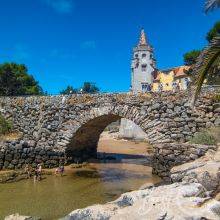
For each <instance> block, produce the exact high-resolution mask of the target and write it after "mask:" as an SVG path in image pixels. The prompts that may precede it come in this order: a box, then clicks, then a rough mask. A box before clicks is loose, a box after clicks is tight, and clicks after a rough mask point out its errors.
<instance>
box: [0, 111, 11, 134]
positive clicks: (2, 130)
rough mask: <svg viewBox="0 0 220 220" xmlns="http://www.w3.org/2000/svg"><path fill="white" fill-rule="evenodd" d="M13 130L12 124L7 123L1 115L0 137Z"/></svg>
mask: <svg viewBox="0 0 220 220" xmlns="http://www.w3.org/2000/svg"><path fill="white" fill-rule="evenodd" d="M11 129H12V123H11V122H9V121H7V120H6V119H5V118H4V117H3V116H2V115H1V114H0V135H2V134H6V133H8V132H10V131H11Z"/></svg>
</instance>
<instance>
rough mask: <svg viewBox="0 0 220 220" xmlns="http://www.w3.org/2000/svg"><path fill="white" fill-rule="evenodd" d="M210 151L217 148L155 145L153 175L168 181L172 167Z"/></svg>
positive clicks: (195, 145)
mask: <svg viewBox="0 0 220 220" xmlns="http://www.w3.org/2000/svg"><path fill="white" fill-rule="evenodd" d="M210 149H212V150H217V146H212V145H198V144H189V143H181V144H180V143H178V144H177V143H165V144H157V145H155V146H154V156H153V162H152V163H153V164H152V167H153V173H154V174H156V175H158V176H160V177H162V178H163V179H164V180H167V181H169V180H170V170H171V168H172V167H174V166H177V165H181V164H183V163H186V162H189V161H193V160H196V159H198V158H199V157H201V156H204V155H205V153H206V152H207V151H208V150H210Z"/></svg>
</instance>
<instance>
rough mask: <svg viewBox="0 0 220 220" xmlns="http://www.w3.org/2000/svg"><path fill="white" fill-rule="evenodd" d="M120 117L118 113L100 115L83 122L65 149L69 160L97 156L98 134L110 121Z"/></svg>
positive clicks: (80, 159)
mask: <svg viewBox="0 0 220 220" xmlns="http://www.w3.org/2000/svg"><path fill="white" fill-rule="evenodd" d="M119 119H121V116H119V115H113V114H109V115H102V116H99V117H96V118H94V119H91V120H89V121H88V122H87V123H85V124H83V125H82V126H81V127H80V128H79V129H78V130H77V131H76V133H75V134H74V135H73V137H72V139H71V141H70V143H69V144H68V146H67V149H66V155H67V157H68V158H70V159H69V160H71V162H76V161H85V160H87V159H89V158H95V157H96V156H97V145H98V142H99V138H100V135H101V134H102V132H103V131H104V130H105V128H106V127H107V126H108V125H109V124H111V123H112V122H115V121H118V120H119Z"/></svg>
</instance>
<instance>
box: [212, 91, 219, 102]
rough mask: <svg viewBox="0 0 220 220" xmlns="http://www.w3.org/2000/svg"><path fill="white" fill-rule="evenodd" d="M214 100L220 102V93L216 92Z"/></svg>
mask: <svg viewBox="0 0 220 220" xmlns="http://www.w3.org/2000/svg"><path fill="white" fill-rule="evenodd" d="M213 100H214V101H215V102H220V93H217V94H215V95H214V97H213Z"/></svg>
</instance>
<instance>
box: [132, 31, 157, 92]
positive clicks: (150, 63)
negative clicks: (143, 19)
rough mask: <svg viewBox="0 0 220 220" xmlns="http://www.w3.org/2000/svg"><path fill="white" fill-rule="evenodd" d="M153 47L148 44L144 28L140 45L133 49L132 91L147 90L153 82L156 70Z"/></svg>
mask: <svg viewBox="0 0 220 220" xmlns="http://www.w3.org/2000/svg"><path fill="white" fill-rule="evenodd" d="M155 69H156V68H155V59H154V57H153V48H152V47H151V46H150V45H149V44H148V42H147V40H146V35H145V32H144V30H142V31H141V36H140V40H139V43H138V45H137V46H136V47H135V48H134V49H133V57H132V62H131V92H133V93H135V94H136V93H139V92H147V91H149V90H150V88H151V86H152V83H153V79H154V77H153V74H154V72H155Z"/></svg>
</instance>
